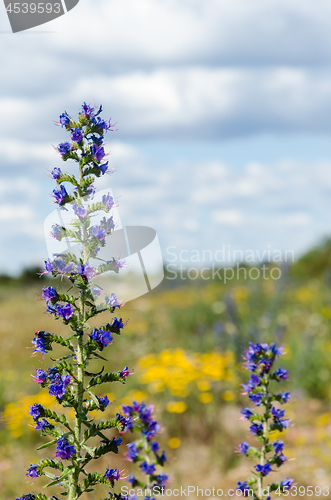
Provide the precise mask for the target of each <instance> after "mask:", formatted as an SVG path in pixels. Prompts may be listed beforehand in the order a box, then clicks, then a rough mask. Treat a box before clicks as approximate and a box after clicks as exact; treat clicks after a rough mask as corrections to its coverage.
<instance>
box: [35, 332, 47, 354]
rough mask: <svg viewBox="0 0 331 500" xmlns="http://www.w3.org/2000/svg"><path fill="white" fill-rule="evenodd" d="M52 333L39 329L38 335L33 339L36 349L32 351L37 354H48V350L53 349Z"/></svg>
mask: <svg viewBox="0 0 331 500" xmlns="http://www.w3.org/2000/svg"><path fill="white" fill-rule="evenodd" d="M51 338H52V336H51V334H50V333H47V332H44V331H43V330H38V331H37V332H36V337H35V338H34V339H33V340H31V343H32V344H33V345H34V347H35V348H34V349H33V351H32V353H35V354H37V353H38V352H40V353H41V354H43V355H44V354H46V352H47V351H51V350H52V345H51Z"/></svg>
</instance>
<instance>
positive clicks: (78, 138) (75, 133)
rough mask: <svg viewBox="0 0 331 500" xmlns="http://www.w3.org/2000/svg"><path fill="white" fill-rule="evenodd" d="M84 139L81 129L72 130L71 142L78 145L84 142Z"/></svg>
mask: <svg viewBox="0 0 331 500" xmlns="http://www.w3.org/2000/svg"><path fill="white" fill-rule="evenodd" d="M83 138H84V134H83V132H82V131H81V130H80V128H78V127H75V128H72V129H71V140H72V141H75V142H77V143H80V142H82V140H83Z"/></svg>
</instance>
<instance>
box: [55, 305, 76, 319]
mask: <svg viewBox="0 0 331 500" xmlns="http://www.w3.org/2000/svg"><path fill="white" fill-rule="evenodd" d="M56 314H57V315H58V316H60V317H61V318H63V319H64V320H65V321H68V320H69V319H70V318H71V316H72V315H73V314H74V311H73V309H72V307H71V305H70V304H69V302H67V303H66V304H65V305H64V306H61V305H60V304H56Z"/></svg>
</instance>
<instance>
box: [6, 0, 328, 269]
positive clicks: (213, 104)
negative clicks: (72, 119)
mask: <svg viewBox="0 0 331 500" xmlns="http://www.w3.org/2000/svg"><path fill="white" fill-rule="evenodd" d="M0 11H1V12H0V14H1V15H0V39H1V51H0V67H1V72H0V110H1V119H0V157H1V163H0V169H1V170H0V228H1V237H2V244H1V261H0V262H1V264H0V271H7V272H18V271H19V270H21V269H22V268H23V267H24V266H28V265H31V264H34V263H38V262H40V261H41V260H42V258H43V257H45V256H46V255H45V254H46V245H45V237H44V233H43V221H44V218H45V217H46V216H47V215H48V214H49V213H50V212H51V211H52V210H53V209H54V205H53V202H52V197H51V195H50V193H51V191H52V189H53V182H52V180H51V179H50V177H49V171H50V170H51V169H52V168H53V167H54V166H62V165H61V159H60V157H59V156H58V155H57V154H56V153H55V152H54V149H53V147H52V145H56V144H57V143H58V142H60V141H62V140H65V138H66V136H65V131H64V130H63V129H61V128H59V127H56V126H54V121H56V120H57V119H58V116H59V114H60V113H61V112H62V111H64V110H67V111H68V112H69V113H70V114H72V115H76V114H77V113H78V111H79V107H80V105H81V103H82V102H83V101H87V102H90V101H93V102H94V103H95V104H99V103H102V104H103V107H104V114H105V115H106V117H110V116H111V117H112V118H113V120H114V121H116V122H118V129H119V130H118V132H116V133H108V136H107V148H108V149H109V150H110V151H111V155H110V157H109V160H110V165H111V167H114V168H115V167H116V173H114V174H113V175H112V176H105V177H104V178H102V180H100V183H99V186H100V187H102V188H104V187H108V186H109V187H111V188H112V190H113V192H114V194H115V196H116V198H117V199H118V203H119V212H120V214H121V219H122V222H123V223H124V224H128V225H136V224H139V225H148V226H152V227H153V228H155V229H156V230H157V232H158V235H159V239H160V242H161V246H162V249H163V252H164V256H165V258H166V257H167V247H169V246H171V247H172V252H173V251H174V250H173V247H176V252H177V253H179V251H180V250H181V249H188V250H194V249H198V250H200V251H202V250H203V249H209V250H211V251H213V252H215V251H216V250H217V249H220V248H221V247H222V246H223V245H227V246H229V245H230V247H231V248H233V249H242V250H247V249H250V250H254V251H256V250H258V251H263V250H264V249H266V248H272V249H279V250H286V249H292V250H294V251H295V253H296V255H297V256H299V255H300V254H301V253H302V252H304V251H305V250H307V249H308V248H310V247H311V246H312V245H314V244H316V243H317V242H318V241H319V240H320V239H321V238H323V237H324V236H326V235H330V234H331V220H330V216H329V212H330V206H331V137H330V134H331V29H330V28H331V4H330V2H329V1H326V0H318V2H312V1H311V0H268V1H262V0H250V1H249V2H247V0H231V1H230V0H204V1H201V0H162V2H160V1H159V0H139V1H138V0H121V1H119V0H80V2H79V4H78V6H77V7H75V8H74V9H73V10H72V11H70V12H69V13H67V14H66V15H64V16H63V17H61V18H58V19H57V20H54V21H52V22H50V23H48V24H45V25H43V26H41V27H39V28H35V29H33V30H29V31H26V32H21V33H16V34H12V33H11V31H10V25H9V21H8V20H7V16H6V12H5V8H4V6H3V5H2V4H1V5H0Z"/></svg>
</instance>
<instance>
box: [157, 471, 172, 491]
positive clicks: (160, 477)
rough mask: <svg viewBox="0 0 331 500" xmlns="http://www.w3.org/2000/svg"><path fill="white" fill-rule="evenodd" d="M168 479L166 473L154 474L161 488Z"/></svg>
mask: <svg viewBox="0 0 331 500" xmlns="http://www.w3.org/2000/svg"><path fill="white" fill-rule="evenodd" d="M168 479H169V476H167V475H166V474H158V475H157V476H156V482H157V484H158V486H160V487H161V488H165V487H166V484H167V480H168Z"/></svg>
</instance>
